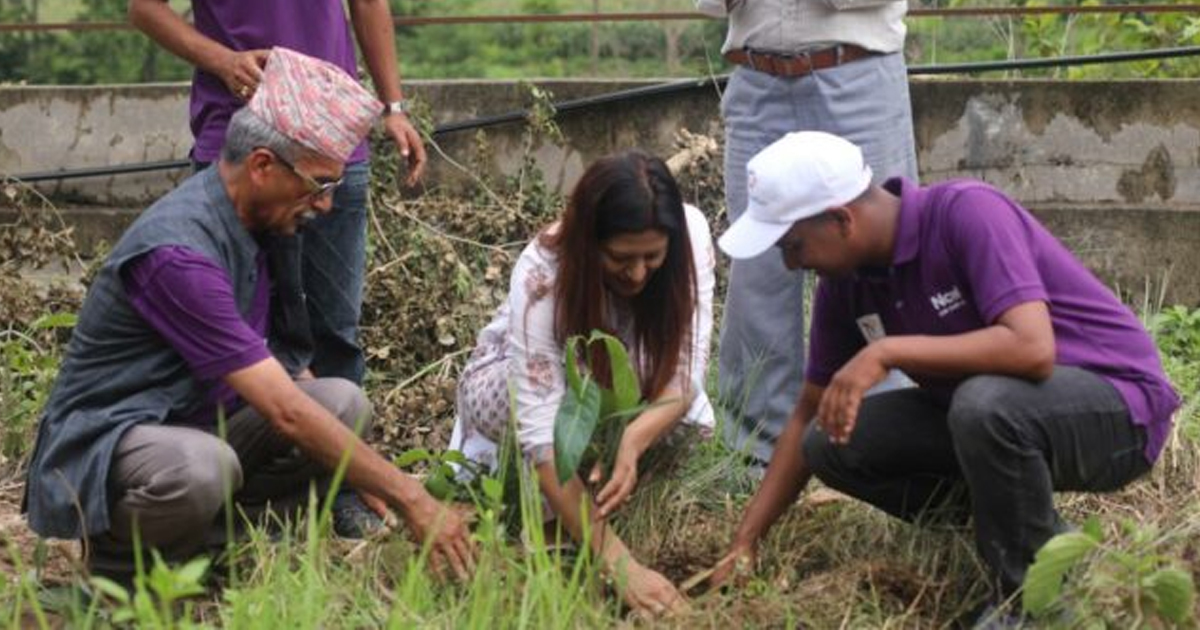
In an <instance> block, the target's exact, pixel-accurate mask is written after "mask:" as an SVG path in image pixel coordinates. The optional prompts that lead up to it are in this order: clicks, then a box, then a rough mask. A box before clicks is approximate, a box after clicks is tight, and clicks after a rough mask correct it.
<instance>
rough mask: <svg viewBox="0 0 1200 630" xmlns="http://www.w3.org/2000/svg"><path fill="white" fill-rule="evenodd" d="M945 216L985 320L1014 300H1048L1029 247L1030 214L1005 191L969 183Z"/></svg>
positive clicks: (992, 321) (953, 247)
mask: <svg viewBox="0 0 1200 630" xmlns="http://www.w3.org/2000/svg"><path fill="white" fill-rule="evenodd" d="M946 216H947V219H946V220H947V221H949V222H950V223H949V225H948V226H947V229H946V230H945V232H944V233H945V234H947V235H948V236H949V238H950V239H952V240H951V242H950V243H948V249H949V251H951V252H952V253H953V255H954V259H955V260H957V261H958V263H959V266H960V267H961V268H962V270H963V271H964V272H965V275H966V282H967V284H968V285H969V286H970V287H971V289H970V290H971V293H972V295H973V296H974V299H975V308H976V309H978V310H979V314H980V316H981V317H982V318H983V321H985V322H987V323H988V324H995V323H996V320H997V319H999V318H1000V316H1001V315H1003V314H1004V312H1005V311H1007V310H1008V309H1010V308H1012V307H1014V306H1017V305H1019V304H1023V303H1025V302H1036V301H1043V302H1044V301H1048V299H1049V296H1048V295H1047V293H1046V287H1045V286H1044V285H1043V284H1042V276H1041V273H1039V272H1038V268H1037V263H1036V261H1035V260H1034V257H1033V251H1032V250H1031V249H1030V241H1031V239H1032V235H1031V234H1030V232H1029V230H1030V228H1031V227H1032V226H1031V225H1030V224H1029V222H1030V221H1032V218H1031V217H1029V216H1028V215H1027V214H1025V213H1024V212H1023V211H1021V210H1020V209H1019V208H1017V207H1016V206H1015V204H1013V203H1012V202H1011V201H1009V199H1008V198H1007V197H1005V196H1003V195H1001V194H1000V193H999V192H997V191H995V190H991V189H989V188H982V187H979V188H971V189H969V190H965V191H963V192H962V193H960V194H959V195H958V196H957V197H955V199H954V206H953V208H952V210H951V211H950V212H947V213H946Z"/></svg>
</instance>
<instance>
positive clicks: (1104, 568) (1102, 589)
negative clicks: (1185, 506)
mask: <svg viewBox="0 0 1200 630" xmlns="http://www.w3.org/2000/svg"><path fill="white" fill-rule="evenodd" d="M1120 529H1121V535H1119V536H1114V537H1106V536H1104V534H1103V532H1102V531H1101V528H1100V525H1099V523H1098V521H1095V520H1091V521H1089V523H1088V524H1087V525H1085V526H1084V529H1083V531H1081V532H1068V533H1064V534H1059V535H1058V536H1055V537H1054V538H1051V539H1050V540H1049V541H1047V543H1046V544H1045V545H1044V546H1043V547H1042V549H1040V550H1039V551H1038V553H1037V556H1036V558H1035V560H1034V563H1033V564H1032V565H1031V566H1030V567H1029V571H1028V573H1027V574H1026V577H1025V585H1024V592H1023V595H1022V597H1023V600H1022V604H1023V607H1024V610H1025V611H1026V612H1027V613H1030V614H1032V615H1034V616H1035V617H1042V618H1044V617H1047V616H1048V615H1049V614H1050V613H1052V612H1057V611H1060V610H1069V611H1070V612H1069V616H1071V617H1074V618H1077V619H1078V625H1079V627H1104V625H1105V624H1108V627H1114V626H1112V625H1111V624H1113V623H1115V624H1116V626H1115V627H1134V626H1138V627H1141V626H1142V625H1144V624H1145V625H1150V626H1153V627H1158V626H1160V625H1161V624H1174V625H1180V624H1190V623H1193V622H1194V621H1195V618H1194V616H1195V611H1194V610H1193V605H1194V603H1195V599H1196V587H1195V584H1194V582H1193V580H1192V575H1191V573H1189V572H1188V571H1186V570H1184V569H1182V568H1180V567H1178V566H1176V565H1175V564H1174V563H1175V560H1174V559H1172V558H1171V557H1168V556H1166V555H1164V554H1162V553H1159V552H1158V548H1159V547H1160V546H1161V545H1162V543H1163V540H1162V535H1161V533H1160V532H1159V530H1158V529H1157V528H1156V527H1154V526H1153V525H1145V526H1139V525H1137V524H1136V523H1134V522H1132V521H1125V522H1123V523H1122V524H1121V527H1120ZM1064 577H1066V582H1065V583H1064ZM1097 624H1098V625H1097ZM1127 624H1128V625H1127Z"/></svg>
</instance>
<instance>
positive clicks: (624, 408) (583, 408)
mask: <svg viewBox="0 0 1200 630" xmlns="http://www.w3.org/2000/svg"><path fill="white" fill-rule="evenodd" d="M595 343H599V344H603V349H604V351H605V352H606V353H607V355H608V365H609V372H610V378H609V383H610V384H611V387H604V386H603V385H601V384H600V383H599V382H598V381H597V380H596V379H595V378H593V376H592V373H591V371H590V370H588V371H586V372H581V371H580V365H579V361H578V360H577V355H576V351H577V348H578V347H579V345H580V344H582V345H583V347H584V353H585V356H591V349H592V344H595ZM566 372H567V391H566V393H565V394H564V395H563V400H562V403H561V404H560V405H559V407H558V414H557V415H556V416H555V419H554V466H555V469H556V470H557V471H558V481H559V483H566V482H567V480H568V479H570V478H571V476H572V475H574V474H576V473H579V472H581V471H583V472H585V473H586V471H589V470H591V469H592V467H593V466H595V465H597V464H599V465H600V467H601V472H607V471H611V470H612V467H613V463H614V462H615V461H616V457H617V450H618V449H619V447H620V445H621V436H622V435H623V434H624V432H625V426H626V425H627V424H628V423H629V420H630V418H632V417H634V416H636V415H637V414H638V413H640V412H641V411H642V410H643V409H644V408H645V404H643V403H642V391H641V386H640V385H639V383H638V378H637V373H636V372H635V371H634V369H633V363H632V362H631V361H630V360H629V353H628V352H627V351H626V350H625V345H624V344H622V343H621V340H620V339H617V338H616V337H613V336H612V335H609V334H606V333H604V332H601V331H598V330H593V331H592V334H591V335H590V336H588V337H584V336H582V335H576V336H574V337H571V338H570V339H568V340H567V348H566Z"/></svg>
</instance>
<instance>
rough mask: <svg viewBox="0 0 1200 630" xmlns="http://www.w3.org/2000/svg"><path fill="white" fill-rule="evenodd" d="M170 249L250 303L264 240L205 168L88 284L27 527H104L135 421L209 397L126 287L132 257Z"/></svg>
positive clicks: (54, 401) (35, 470)
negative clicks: (208, 263) (194, 259)
mask: <svg viewBox="0 0 1200 630" xmlns="http://www.w3.org/2000/svg"><path fill="white" fill-rule="evenodd" d="M164 245H178V246H183V247H187V248H189V249H192V250H194V251H196V252H197V253H199V254H202V255H204V256H206V257H208V258H209V259H210V260H212V261H214V262H215V263H217V265H219V266H220V267H221V268H223V269H224V270H225V271H226V272H227V273H228V274H229V278H230V280H231V281H232V283H233V290H234V297H235V299H236V301H237V306H238V310H239V311H241V312H242V314H243V315H244V314H245V313H247V312H248V310H249V308H250V304H251V301H252V299H253V294H254V287H255V283H256V282H257V278H256V277H255V276H256V274H257V269H256V265H255V256H256V254H257V252H258V250H259V246H258V244H257V243H256V242H255V240H254V238H253V237H252V236H251V235H250V233H249V232H247V231H246V228H245V227H243V226H242V224H241V222H240V221H239V220H238V217H237V214H236V212H235V210H234V208H233V205H232V203H231V202H230V200H229V197H228V195H227V194H226V193H225V188H224V185H223V183H222V181H221V178H220V176H219V174H218V169H217V168H216V167H213V168H208V169H205V170H204V171H202V172H201V173H199V174H197V175H195V176H193V177H191V178H189V179H188V180H187V181H185V182H184V183H183V184H182V185H181V186H180V187H179V188H177V189H175V190H174V191H172V192H171V193H169V194H168V195H167V196H165V197H163V198H162V199H160V200H159V201H158V202H156V203H155V204H154V205H152V206H151V207H150V209H148V210H147V211H146V212H145V213H143V214H142V216H141V217H140V218H138V220H137V221H135V222H134V224H133V225H132V226H130V228H129V229H128V230H127V231H126V232H125V234H124V235H123V236H122V237H121V240H120V241H119V242H118V243H117V245H116V247H115V248H113V251H112V253H111V254H110V255H109V257H108V260H106V261H105V263H104V266H103V267H102V268H101V269H100V272H99V273H98V274H97V276H96V279H95V281H94V282H93V284H92V286H91V288H90V289H89V290H88V293H87V297H86V298H85V300H84V303H83V308H82V309H81V310H80V313H79V320H78V323H77V324H76V325H75V330H74V331H73V333H72V335H71V342H70V345H69V346H68V347H67V354H66V358H65V359H64V360H63V363H62V367H61V369H60V371H59V374H58V380H57V381H56V382H55V384H54V389H53V391H52V392H51V394H50V399H49V402H48V403H47V405H46V409H45V412H44V413H43V415H42V418H41V423H40V425H39V427H38V437H37V444H36V446H35V447H34V452H33V457H32V459H31V461H30V464H29V472H28V478H27V479H26V490H25V492H26V495H25V500H26V507H27V509H28V512H29V524H30V526H31V527H32V528H33V529H34V531H36V532H38V533H39V534H41V535H43V536H53V537H58V538H78V537H81V536H84V535H95V534H99V533H102V532H104V531H107V530H108V527H109V514H108V508H109V498H108V493H107V479H108V470H109V464H110V463H111V461H112V454H113V449H114V448H115V447H116V445H117V442H118V441H119V440H120V439H121V436H122V435H123V434H124V433H125V431H126V430H127V429H129V428H130V427H132V426H134V425H137V424H145V423H154V424H158V423H162V422H164V421H166V420H168V419H174V418H186V417H188V416H190V415H192V414H194V413H196V412H197V411H198V410H199V408H200V406H201V405H202V404H203V403H204V400H205V397H206V395H207V393H208V392H207V387H204V386H202V385H201V384H200V383H198V382H197V381H195V380H194V379H193V378H192V375H191V373H190V371H189V369H188V366H187V364H186V363H185V362H184V360H183V358H182V357H181V356H180V355H179V354H178V353H177V352H176V351H175V350H174V349H173V348H171V346H169V345H167V343H166V342H165V341H164V340H163V338H162V337H161V336H159V334H158V333H157V332H156V331H155V330H154V329H152V328H151V327H150V326H149V325H148V324H147V323H146V322H145V320H143V319H142V317H141V316H140V315H138V313H137V312H136V311H135V310H134V309H133V308H132V307H131V306H130V304H129V301H128V299H127V297H126V294H125V290H124V286H123V284H122V279H121V269H122V267H123V266H124V265H125V264H126V263H128V262H129V261H131V260H133V259H134V258H136V257H137V256H139V255H141V254H144V253H146V252H148V251H150V250H152V249H154V248H157V247H161V246H164ZM80 510H82V514H80ZM80 517H82V519H83V522H82V523H81V522H80Z"/></svg>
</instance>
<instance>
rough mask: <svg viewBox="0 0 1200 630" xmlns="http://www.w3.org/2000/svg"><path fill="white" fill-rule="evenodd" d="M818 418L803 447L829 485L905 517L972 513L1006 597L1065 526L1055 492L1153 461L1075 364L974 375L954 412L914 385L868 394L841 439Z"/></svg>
mask: <svg viewBox="0 0 1200 630" xmlns="http://www.w3.org/2000/svg"><path fill="white" fill-rule="evenodd" d="M816 427H817V425H816V423H815V422H814V423H812V424H811V425H810V426H809V429H808V433H807V434H806V435H805V439H804V455H805V459H806V461H807V462H808V465H809V466H810V467H811V469H812V471H813V473H814V474H815V475H816V476H817V477H818V478H819V479H820V480H821V481H823V482H824V483H825V484H826V485H829V486H830V487H833V488H836V489H837V490H840V491H842V492H845V493H846V494H849V495H851V496H853V497H856V498H858V499H861V500H863V501H866V502H868V503H870V504H871V505H874V506H875V507H878V508H879V509H881V510H884V511H886V512H887V513H889V514H891V515H893V516H896V517H899V518H902V519H905V520H907V521H922V522H923V521H928V520H941V521H949V522H951V523H960V524H965V523H966V520H967V516H968V515H972V516H974V519H975V543H976V547H977V549H978V550H979V553H980V555H981V556H983V559H984V561H985V562H986V563H987V565H988V566H989V567H990V568H991V570H992V572H993V574H994V576H993V577H994V578H995V579H996V581H997V586H998V588H999V592H998V594H999V595H1000V596H1002V597H1007V596H1009V595H1011V594H1012V593H1014V592H1015V591H1016V590H1017V589H1018V588H1020V586H1021V584H1022V582H1023V581H1024V579H1025V570H1026V568H1027V567H1028V566H1029V564H1030V563H1031V562H1032V561H1033V557H1034V554H1035V553H1036V552H1037V550H1038V549H1039V548H1040V547H1041V546H1042V545H1043V544H1044V543H1045V542H1046V541H1047V540H1049V539H1050V538H1051V537H1052V536H1054V534H1055V533H1057V532H1058V531H1060V530H1061V529H1062V523H1061V521H1060V519H1059V516H1058V513H1057V512H1056V511H1055V509H1054V500H1053V493H1054V491H1055V490H1065V491H1092V492H1104V491H1111V490H1116V489H1118V488H1121V487H1122V486H1124V485H1125V484H1127V483H1129V482H1130V481H1132V480H1134V479H1136V478H1137V477H1139V476H1140V475H1142V474H1144V473H1145V472H1146V471H1147V470H1149V469H1150V465H1149V463H1147V461H1146V458H1145V456H1144V455H1143V453H1142V448H1143V446H1144V444H1145V434H1144V432H1143V431H1142V429H1141V428H1140V427H1137V426H1135V425H1134V424H1133V423H1132V422H1131V421H1130V416H1129V410H1128V408H1127V407H1126V406H1125V402H1124V400H1123V399H1122V398H1121V396H1120V395H1119V394H1118V393H1117V391H1116V389H1114V388H1113V387H1112V385H1110V384H1109V383H1108V382H1107V381H1105V380H1104V379H1102V378H1100V377H1099V376H1096V375H1094V374H1092V373H1090V372H1087V371H1085V370H1081V369H1078V368H1071V367H1063V366H1059V367H1057V368H1056V369H1055V370H1054V374H1053V376H1052V377H1051V378H1049V379H1047V380H1046V381H1044V382H1041V383H1032V382H1029V381H1025V380H1022V379H1017V378H1011V377H1006V376H991V375H985V376H976V377H973V378H970V379H968V380H966V381H964V382H963V383H962V384H961V385H960V386H959V387H958V389H957V390H955V392H954V396H953V398H952V400H951V402H950V406H949V408H948V409H947V408H946V406H945V405H944V404H939V403H938V402H936V401H935V400H934V399H933V398H932V397H931V396H930V395H929V394H928V393H926V392H923V391H921V390H919V389H909V390H897V391H891V392H886V393H882V394H878V395H876V396H873V397H869V398H867V399H865V400H864V401H863V404H862V407H861V410H860V412H859V416H858V423H857V425H856V427H855V429H854V433H853V434H852V436H851V439H850V443H849V444H848V445H845V446H837V445H834V444H831V443H830V441H829V439H828V436H826V434H825V433H823V432H821V431H819V430H818V429H817V428H816Z"/></svg>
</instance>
